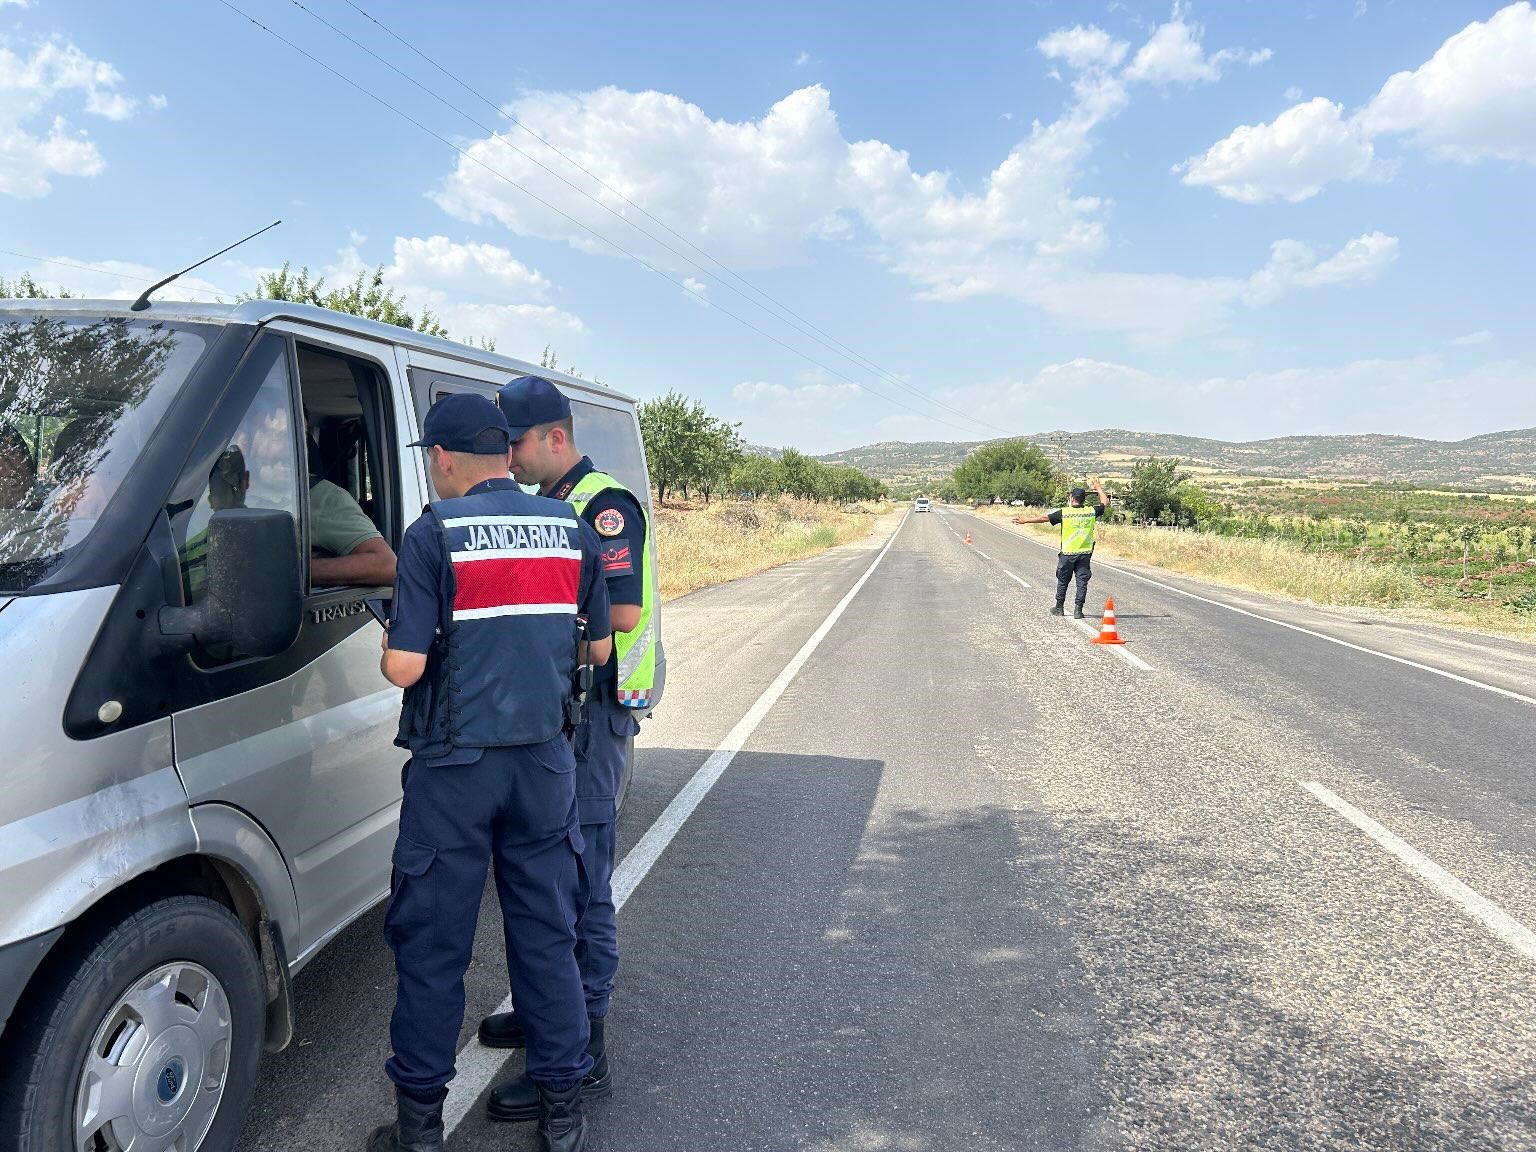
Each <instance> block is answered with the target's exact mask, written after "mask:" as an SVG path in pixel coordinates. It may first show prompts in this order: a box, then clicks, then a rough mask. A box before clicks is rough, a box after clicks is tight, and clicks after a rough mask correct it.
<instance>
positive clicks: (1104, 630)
mask: <svg viewBox="0 0 1536 1152" xmlns="http://www.w3.org/2000/svg"><path fill="white" fill-rule="evenodd" d="M1089 643H1092V644H1124V643H1125V641H1124V640H1122V639H1120V630H1119V629H1118V628H1116V627H1115V601H1114V597H1110V598H1109V599H1108V600H1106V601H1105V602H1104V622H1103V624H1101V625H1100V626H1099V634H1098V635H1097V636H1095V637H1094V638H1093V639H1092V640H1091V641H1089Z"/></svg>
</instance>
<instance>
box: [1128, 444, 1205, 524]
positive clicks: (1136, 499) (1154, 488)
mask: <svg viewBox="0 0 1536 1152" xmlns="http://www.w3.org/2000/svg"><path fill="white" fill-rule="evenodd" d="M1188 482H1189V474H1188V473H1187V472H1180V471H1179V462H1178V460H1176V459H1170V460H1159V459H1158V458H1157V457H1156V456H1149V457H1148V458H1147V459H1145V460H1138V461H1137V462H1136V463H1135V464H1133V465H1132V466H1131V489H1130V491H1129V492H1127V493H1126V494H1125V496H1124V504H1125V509H1126V511H1127V512H1128V513H1130V515H1131V518H1132V519H1133V520H1155V521H1159V522H1161V521H1162V518H1163V512H1164V510H1165V509H1167V510H1168V511H1169V512H1170V513H1173V512H1176V511H1177V509H1178V508H1179V507H1180V504H1179V496H1178V489H1179V488H1180V486H1182V485H1184V484H1186V483H1188Z"/></svg>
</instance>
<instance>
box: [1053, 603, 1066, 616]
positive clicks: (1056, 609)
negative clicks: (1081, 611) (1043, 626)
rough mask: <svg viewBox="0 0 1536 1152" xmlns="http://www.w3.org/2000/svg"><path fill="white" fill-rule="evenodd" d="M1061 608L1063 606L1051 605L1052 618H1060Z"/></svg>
mask: <svg viewBox="0 0 1536 1152" xmlns="http://www.w3.org/2000/svg"><path fill="white" fill-rule="evenodd" d="M1063 607H1064V605H1061V604H1053V605H1051V615H1052V616H1060V615H1061V613H1062V609H1063Z"/></svg>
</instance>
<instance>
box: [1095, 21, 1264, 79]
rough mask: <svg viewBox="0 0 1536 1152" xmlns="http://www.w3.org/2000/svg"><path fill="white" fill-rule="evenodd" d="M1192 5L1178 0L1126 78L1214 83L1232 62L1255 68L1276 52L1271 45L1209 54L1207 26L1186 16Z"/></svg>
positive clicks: (1228, 49) (1132, 62)
mask: <svg viewBox="0 0 1536 1152" xmlns="http://www.w3.org/2000/svg"><path fill="white" fill-rule="evenodd" d="M1188 14H1189V6H1188V5H1187V4H1184V3H1180V2H1178V0H1175V3H1174V5H1173V14H1172V15H1171V16H1170V17H1169V18H1168V21H1167V22H1166V23H1164V24H1160V25H1158V26H1157V28H1156V29H1155V30H1154V31H1153V33H1152V36H1151V38H1150V39H1148V40H1147V42H1146V43H1145V44H1143V45H1142V46H1141V47H1140V48H1139V49H1137V51H1136V56H1135V58H1134V59H1133V60H1132V61H1131V65H1130V67H1129V68H1127V69H1126V70H1125V78H1126V79H1127V80H1129V81H1132V82H1136V83H1146V84H1196V83H1205V84H1209V83H1213V82H1215V81H1217V80H1220V79H1221V71H1222V69H1223V68H1224V67H1226V66H1227V65H1228V64H1243V65H1246V66H1248V67H1253V66H1255V65H1258V64H1263V63H1264V62H1265V61H1266V60H1268V59H1269V58H1270V57H1271V56H1273V55H1274V53H1273V52H1271V51H1270V50H1269V49H1268V48H1260V49H1258V50H1257V51H1252V52H1250V51H1249V50H1248V49H1246V48H1223V49H1221V50H1220V51H1219V52H1213V53H1211V54H1209V55H1207V54H1206V51H1205V48H1204V46H1203V45H1202V44H1201V40H1202V39H1203V38H1204V36H1205V29H1204V28H1203V27H1202V26H1201V25H1199V24H1195V23H1192V22H1191V21H1190V20H1188V19H1186V17H1187V16H1188Z"/></svg>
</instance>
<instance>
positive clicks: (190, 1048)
mask: <svg viewBox="0 0 1536 1152" xmlns="http://www.w3.org/2000/svg"><path fill="white" fill-rule="evenodd" d="M232 1031H233V1029H232V1026H231V1020H230V1014H229V998H228V997H227V996H225V994H224V988H223V986H222V985H220V984H219V982H218V980H217V979H215V978H214V976H213V974H212V973H211V972H209V971H208V970H207V969H206V968H204V967H202V965H200V964H191V963H187V962H180V963H175V964H166V965H164V966H163V967H160V968H156V969H155V970H154V971H153V972H150V973H148V974H147V975H145V976H143V977H142V978H140V979H139V980H137V981H136V982H135V983H134V984H133V985H132V986H131V987H130V988H129V989H128V990H127V991H126V992H124V993H123V994H122V996H120V997H119V998H118V1001H117V1003H116V1004H114V1005H113V1006H112V1009H111V1010H110V1011H109V1012H108V1013H107V1014H106V1016H105V1018H104V1019H103V1020H102V1022H101V1026H100V1027H99V1028H97V1030H96V1036H95V1038H94V1039H93V1040H92V1041H91V1047H90V1050H89V1051H88V1052H87V1053H86V1055H85V1061H84V1064H83V1065H82V1067H81V1069H80V1088H79V1091H78V1093H77V1094H76V1098H75V1148H76V1150H77V1152H162V1150H170V1152H195V1150H196V1149H197V1147H198V1145H200V1144H201V1143H202V1142H203V1137H204V1136H206V1135H207V1134H208V1129H209V1128H210V1127H211V1126H212V1124H213V1118H214V1116H215V1115H216V1114H217V1113H218V1110H219V1101H220V1100H222V1099H223V1097H224V1085H225V1082H226V1080H227V1079H228V1075H229V1043H230V1036H231V1032H232Z"/></svg>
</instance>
